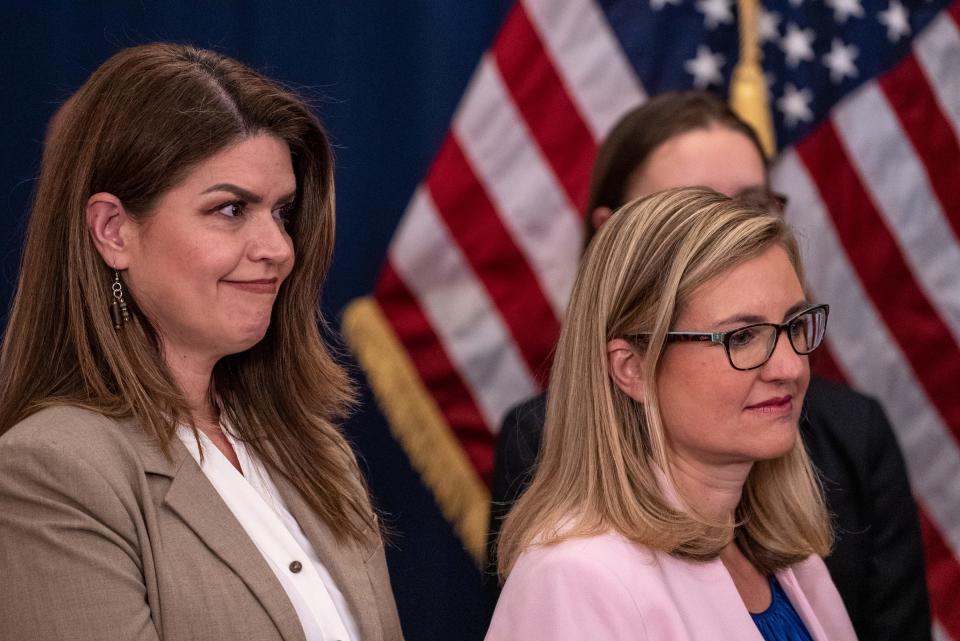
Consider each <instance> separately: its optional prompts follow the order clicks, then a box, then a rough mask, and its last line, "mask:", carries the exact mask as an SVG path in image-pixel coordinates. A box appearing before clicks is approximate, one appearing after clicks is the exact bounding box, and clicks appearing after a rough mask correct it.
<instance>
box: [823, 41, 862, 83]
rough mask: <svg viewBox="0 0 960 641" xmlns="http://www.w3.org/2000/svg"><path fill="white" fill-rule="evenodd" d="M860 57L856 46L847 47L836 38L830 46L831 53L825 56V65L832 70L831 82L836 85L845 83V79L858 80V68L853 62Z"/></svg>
mask: <svg viewBox="0 0 960 641" xmlns="http://www.w3.org/2000/svg"><path fill="white" fill-rule="evenodd" d="M859 55H860V50H859V49H857V47H856V45H845V44H843V41H841V40H840V38H834V39H833V43H832V44H831V45H830V53H827V54H825V55H824V56H823V64H825V65H826V66H827V68H829V69H830V80H831V81H832V82H833V83H834V84H839V83H841V82H843V79H844V78H856V77H857V66H856V65H855V64H853V61H854V60H856V59H857V56H859Z"/></svg>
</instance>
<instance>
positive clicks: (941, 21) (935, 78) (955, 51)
mask: <svg viewBox="0 0 960 641" xmlns="http://www.w3.org/2000/svg"><path fill="white" fill-rule="evenodd" d="M950 11H951V13H952V14H953V19H951V16H950V14H948V13H946V12H944V13H941V14H940V15H939V16H937V17H936V18H935V19H934V20H932V21H931V22H930V26H929V27H927V29H926V30H925V31H924V32H923V33H922V34H920V36H919V37H918V38H917V39H916V40H915V41H914V52H915V54H916V56H917V61H918V62H919V63H920V66H921V67H923V70H924V71H925V72H926V75H927V77H928V78H930V87H931V89H932V90H933V92H934V94H935V95H936V96H937V100H938V102H939V103H940V108H941V109H942V110H943V114H944V115H945V116H946V117H947V119H948V121H949V122H950V124H951V126H952V127H953V131H954V136H955V137H956V136H960V74H958V73H957V69H960V29H958V27H957V21H958V20H960V3H956V4H954V5H953V6H952V7H951V10H950Z"/></svg>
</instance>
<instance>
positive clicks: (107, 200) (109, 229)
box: [87, 191, 134, 270]
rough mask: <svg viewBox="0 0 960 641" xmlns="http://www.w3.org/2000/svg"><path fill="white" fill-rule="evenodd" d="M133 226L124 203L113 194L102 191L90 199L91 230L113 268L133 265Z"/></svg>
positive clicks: (88, 222) (99, 250) (88, 218)
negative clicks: (131, 245)
mask: <svg viewBox="0 0 960 641" xmlns="http://www.w3.org/2000/svg"><path fill="white" fill-rule="evenodd" d="M133 225H134V223H133V220H131V218H130V217H129V216H128V215H127V211H126V209H124V207H123V203H122V202H120V199H119V198H117V197H116V196H114V195H113V194H110V193H107V192H103V191H102V192H98V193H96V194H94V195H92V196H90V198H88V199H87V229H89V230H90V236H91V237H92V238H93V244H94V246H96V248H97V251H98V252H99V253H100V256H101V257H102V258H103V260H104V262H106V263H107V264H108V265H110V267H112V268H113V269H116V270H122V269H126V268H127V267H129V263H130V251H129V250H130V232H131V230H132V227H133Z"/></svg>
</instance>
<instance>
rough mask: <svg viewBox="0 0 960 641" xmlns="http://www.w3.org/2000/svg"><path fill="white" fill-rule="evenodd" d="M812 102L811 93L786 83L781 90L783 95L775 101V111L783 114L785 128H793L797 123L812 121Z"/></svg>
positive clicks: (808, 90)
mask: <svg viewBox="0 0 960 641" xmlns="http://www.w3.org/2000/svg"><path fill="white" fill-rule="evenodd" d="M812 100H813V92H812V91H810V89H807V88H804V89H797V88H796V87H795V86H793V84H791V83H789V82H788V83H787V84H786V86H785V87H784V88H783V95H782V96H781V97H780V98H779V99H778V100H777V109H779V110H780V111H781V112H782V113H783V119H784V121H786V123H787V126H788V127H794V126H796V124H797V123H798V122H810V121H812V120H813V112H812V111H810V102H811V101H812Z"/></svg>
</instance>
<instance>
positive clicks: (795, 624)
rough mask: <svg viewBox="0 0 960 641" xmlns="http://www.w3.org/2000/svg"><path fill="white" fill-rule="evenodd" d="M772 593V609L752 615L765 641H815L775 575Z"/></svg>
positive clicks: (771, 586) (771, 587) (771, 588)
mask: <svg viewBox="0 0 960 641" xmlns="http://www.w3.org/2000/svg"><path fill="white" fill-rule="evenodd" d="M770 592H771V593H772V594H773V599H772V600H771V601H770V607H769V608H767V609H766V610H764V611H763V612H760V613H758V614H754V613H753V612H751V613H750V616H751V617H753V622H754V623H756V624H757V628H758V629H759V630H760V634H761V635H762V636H763V639H764V641H813V637H811V636H810V633H809V632H807V627H806V626H805V625H803V619H801V618H800V615H799V614H797V611H796V610H794V609H793V604H791V603H790V599H788V598H787V593H786V592H784V591H783V588H782V587H780V583H779V581H777V579H776V577H774V576H773V575H771V576H770Z"/></svg>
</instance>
